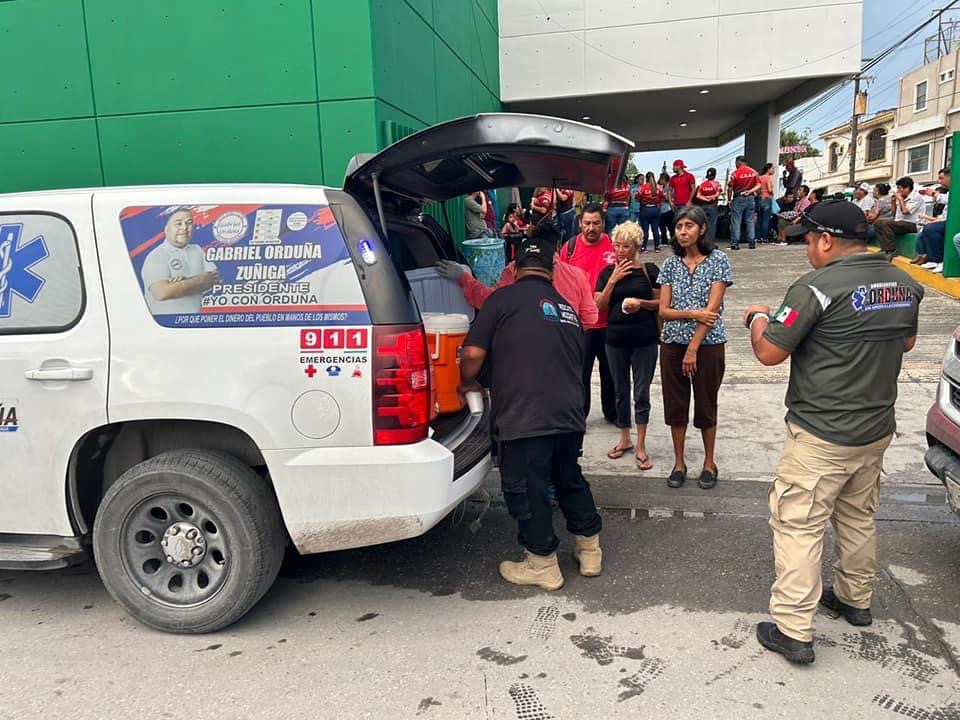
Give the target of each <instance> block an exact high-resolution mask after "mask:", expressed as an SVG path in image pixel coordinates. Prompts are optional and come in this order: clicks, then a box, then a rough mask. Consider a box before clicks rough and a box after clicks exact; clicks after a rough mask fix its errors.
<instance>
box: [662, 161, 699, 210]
mask: <svg viewBox="0 0 960 720" xmlns="http://www.w3.org/2000/svg"><path fill="white" fill-rule="evenodd" d="M668 187H669V191H668V192H667V197H668V199H669V200H670V205H671V207H673V211H674V212H676V211H677V208H678V207H683V206H684V205H689V204H690V200H692V199H693V193H694V191H695V190H696V189H697V179H696V178H695V177H694V176H693V173H690V172H687V166H686V165H684V163H683V160H674V161H673V177H672V178H670V184H669V186H668Z"/></svg>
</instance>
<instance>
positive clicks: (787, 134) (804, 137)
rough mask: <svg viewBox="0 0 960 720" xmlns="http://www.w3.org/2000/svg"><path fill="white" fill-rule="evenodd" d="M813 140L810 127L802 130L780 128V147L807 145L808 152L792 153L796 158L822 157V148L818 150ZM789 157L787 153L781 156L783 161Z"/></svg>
mask: <svg viewBox="0 0 960 720" xmlns="http://www.w3.org/2000/svg"><path fill="white" fill-rule="evenodd" d="M813 142H814V141H813V140H812V139H811V138H810V128H804V129H803V130H801V131H800V132H797V131H796V130H785V129H784V128H780V147H791V146H794V145H806V146H807V150H806V152H802V153H791V155H793V157H795V158H801V157H820V154H821V153H820V150H818V149H817V148H816V147H815V146H814V144H813ZM786 159H787V155H781V156H780V162H783V161H784V160H786Z"/></svg>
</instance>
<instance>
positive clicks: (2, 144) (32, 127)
mask: <svg viewBox="0 0 960 720" xmlns="http://www.w3.org/2000/svg"><path fill="white" fill-rule="evenodd" d="M102 184H103V178H102V177H101V175H100V158H99V157H98V155H97V129H96V127H95V126H94V121H93V120H56V121H48V122H35V123H14V124H7V125H3V124H0V192H17V191H21V190H47V189H52V188H69V187H92V186H97V185H102Z"/></svg>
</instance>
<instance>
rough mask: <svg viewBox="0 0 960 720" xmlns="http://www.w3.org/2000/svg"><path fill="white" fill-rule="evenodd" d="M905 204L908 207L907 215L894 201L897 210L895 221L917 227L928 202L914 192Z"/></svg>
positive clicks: (908, 196)
mask: <svg viewBox="0 0 960 720" xmlns="http://www.w3.org/2000/svg"><path fill="white" fill-rule="evenodd" d="M903 202H904V204H905V205H906V206H907V212H906V213H903V212H901V210H900V204H899V203H897V202H896V200H894V206H895V207H896V208H897V214H896V217H895V218H894V220H897V221H900V222H909V223H913V224H914V225H916V224H917V223H918V222H919V221H920V213H921V212H923V206H924V204H925V203H926V201H925V200H924V199H923V195H921V194H920V193H918V192H917V191H916V190H914V191H913V192H911V193H910V194H909V195H907V199H906V200H904V201H903Z"/></svg>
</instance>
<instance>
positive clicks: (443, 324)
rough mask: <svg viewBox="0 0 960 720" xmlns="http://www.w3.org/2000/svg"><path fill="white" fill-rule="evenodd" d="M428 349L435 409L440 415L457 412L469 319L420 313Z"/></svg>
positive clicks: (460, 400)
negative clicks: (462, 350)
mask: <svg viewBox="0 0 960 720" xmlns="http://www.w3.org/2000/svg"><path fill="white" fill-rule="evenodd" d="M423 327H424V329H425V330H426V333H427V350H428V351H429V352H430V365H431V367H432V369H433V388H434V396H435V398H436V404H435V406H434V407H435V408H436V409H437V411H438V413H439V414H440V415H447V414H449V413H456V412H460V411H461V410H462V409H463V406H464V403H463V400H462V399H461V397H460V394H459V393H458V392H457V388H458V387H459V386H460V348H461V347H462V346H463V341H464V340H465V339H466V337H467V333H468V332H469V331H470V318H468V317H467V316H466V315H460V314H452V313H429V312H428V313H423Z"/></svg>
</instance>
